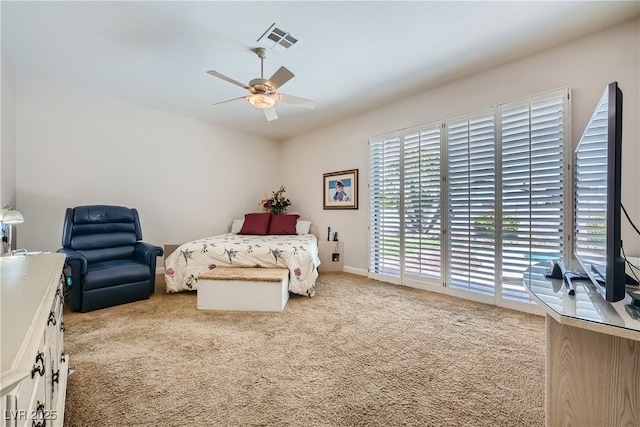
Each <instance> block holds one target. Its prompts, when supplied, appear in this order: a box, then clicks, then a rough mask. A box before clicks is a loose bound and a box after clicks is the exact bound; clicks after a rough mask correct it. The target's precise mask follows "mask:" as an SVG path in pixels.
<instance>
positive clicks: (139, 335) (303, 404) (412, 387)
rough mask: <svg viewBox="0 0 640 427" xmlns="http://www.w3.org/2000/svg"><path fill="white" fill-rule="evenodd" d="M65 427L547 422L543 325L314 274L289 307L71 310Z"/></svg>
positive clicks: (169, 302) (153, 305)
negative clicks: (306, 293)
mask: <svg viewBox="0 0 640 427" xmlns="http://www.w3.org/2000/svg"><path fill="white" fill-rule="evenodd" d="M65 316H66V317H65V326H66V332H65V350H66V352H67V353H69V355H70V362H71V363H70V368H71V369H72V370H73V371H74V372H73V374H72V375H71V376H70V377H69V382H68V389H67V401H66V412H65V425H68V426H83V427H84V426H89V425H91V426H492V427H495V426H543V425H544V319H543V318H541V317H537V316H533V315H528V314H525V313H520V312H515V311H510V310H505V309H501V308H498V307H493V306H488V305H484V304H479V303H474V302H470V301H466V300H461V299H456V298H452V297H448V296H445V295H440V294H434V293H430V292H426V291H421V290H416V289H411V288H406V287H401V286H394V285H389V284H385V283H381V282H377V281H373V280H369V279H366V278H363V277H359V276H354V275H350V274H345V273H333V274H331V273H326V274H321V275H320V277H319V279H318V282H317V292H316V296H315V297H313V298H308V297H302V296H292V297H291V298H290V299H289V302H288V303H287V307H286V308H285V310H284V312H283V313H241V312H207V311H198V310H196V294H195V293H192V292H189V293H187V292H182V293H177V294H166V293H164V285H163V284H162V283H160V284H159V285H158V287H157V289H156V294H155V295H153V296H152V297H151V299H150V300H147V301H140V302H136V303H132V304H126V305H122V306H118V307H112V308H108V309H103V310H98V311H94V312H90V313H70V312H66V313H65Z"/></svg>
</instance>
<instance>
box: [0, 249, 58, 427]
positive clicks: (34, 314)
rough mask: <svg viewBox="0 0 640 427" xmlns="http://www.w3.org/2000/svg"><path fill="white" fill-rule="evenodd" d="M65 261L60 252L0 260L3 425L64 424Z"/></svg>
mask: <svg viewBox="0 0 640 427" xmlns="http://www.w3.org/2000/svg"><path fill="white" fill-rule="evenodd" d="M64 260H65V257H64V255H62V254H42V255H16V256H9V257H0V286H1V288H2V290H1V294H0V297H1V299H0V303H1V305H0V310H1V311H0V318H1V323H0V329H1V332H2V335H0V338H1V340H2V341H1V350H0V351H1V353H0V354H1V356H2V359H1V360H0V362H1V365H2V366H1V368H2V370H1V371H0V392H1V396H2V398H1V400H0V408H1V411H2V412H1V414H0V415H1V418H2V420H1V422H0V426H2V427H5V426H7V427H13V426H41V427H44V426H62V424H63V421H64V402H65V394H66V388H67V371H68V366H69V358H68V356H67V355H66V354H65V353H64V345H63V337H64V323H63V322H62V308H63V302H64V277H63V275H62V269H63V267H64Z"/></svg>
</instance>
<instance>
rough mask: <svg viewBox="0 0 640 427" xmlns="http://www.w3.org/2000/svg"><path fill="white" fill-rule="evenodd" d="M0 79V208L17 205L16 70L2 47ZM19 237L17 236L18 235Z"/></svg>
mask: <svg viewBox="0 0 640 427" xmlns="http://www.w3.org/2000/svg"><path fill="white" fill-rule="evenodd" d="M1 50H2V57H1V59H0V66H1V71H0V79H1V80H2V87H1V89H0V90H1V92H0V96H1V98H2V107H1V110H2V118H1V119H0V120H2V126H0V128H1V131H0V132H1V136H0V138H1V142H0V207H3V206H6V205H10V206H15V203H16V79H17V77H16V70H15V69H14V68H13V64H12V63H11V60H10V59H9V56H8V55H7V52H6V51H5V49H4V47H2V49H1ZM16 236H17V234H16Z"/></svg>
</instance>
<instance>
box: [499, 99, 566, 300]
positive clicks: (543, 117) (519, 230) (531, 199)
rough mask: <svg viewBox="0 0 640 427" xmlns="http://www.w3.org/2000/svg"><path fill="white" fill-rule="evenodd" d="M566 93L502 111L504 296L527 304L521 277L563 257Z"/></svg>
mask: <svg viewBox="0 0 640 427" xmlns="http://www.w3.org/2000/svg"><path fill="white" fill-rule="evenodd" d="M567 95H568V91H567V90H562V91H556V92H554V93H552V94H546V95H544V97H541V98H539V99H535V98H532V99H530V100H528V101H523V102H516V103H511V104H505V105H503V106H501V107H500V109H499V110H500V113H499V114H500V126H501V133H502V147H501V148H502V150H501V154H502V165H501V169H502V298H505V299H513V300H523V301H528V300H529V295H528V293H527V292H526V290H525V288H524V286H523V284H522V278H523V277H522V275H523V272H524V271H525V269H527V268H528V267H529V266H530V265H532V264H535V263H539V262H544V261H550V260H557V259H560V258H562V256H563V253H564V214H565V208H564V164H565V156H564V150H565V149H564V139H565V138H564V125H565V112H566V110H567V106H566V103H567V102H568V101H567Z"/></svg>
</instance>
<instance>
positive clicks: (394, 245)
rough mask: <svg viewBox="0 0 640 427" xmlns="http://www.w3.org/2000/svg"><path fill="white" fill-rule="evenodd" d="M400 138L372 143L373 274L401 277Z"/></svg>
mask: <svg viewBox="0 0 640 427" xmlns="http://www.w3.org/2000/svg"><path fill="white" fill-rule="evenodd" d="M400 142H401V141H400V136H399V135H392V136H386V137H377V138H372V139H371V140H369V151H370V173H371V177H370V179H371V181H370V197H371V201H370V203H371V214H370V215H371V216H370V231H369V232H370V244H371V248H370V264H369V271H370V273H375V274H380V275H384V276H389V277H395V278H399V277H400V266H401V257H400V255H401V245H400V207H401V200H400V190H401V151H400V148H401V144H400Z"/></svg>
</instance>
